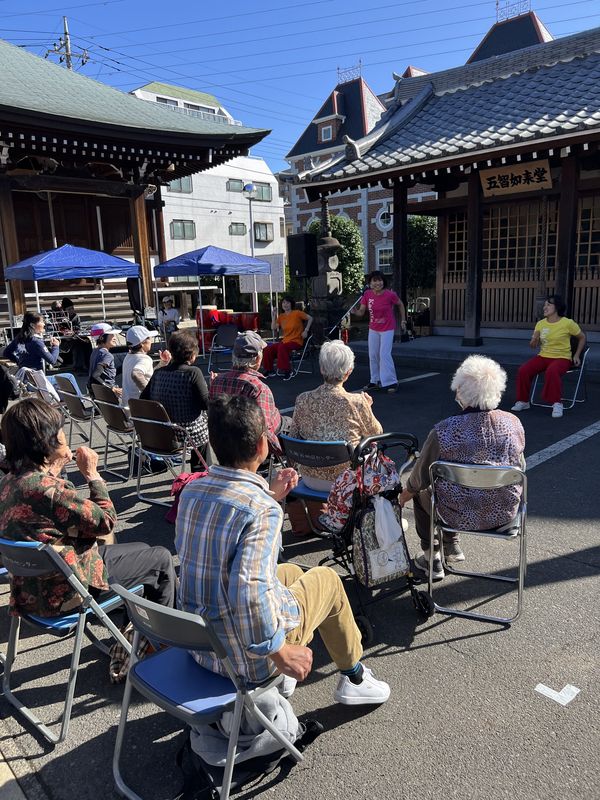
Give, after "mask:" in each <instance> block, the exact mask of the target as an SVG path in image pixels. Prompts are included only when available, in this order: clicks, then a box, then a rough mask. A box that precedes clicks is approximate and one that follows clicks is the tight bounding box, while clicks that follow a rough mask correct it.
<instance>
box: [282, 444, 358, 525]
mask: <svg viewBox="0 0 600 800" xmlns="http://www.w3.org/2000/svg"><path fill="white" fill-rule="evenodd" d="M279 441H280V443H281V447H282V448H283V453H284V455H285V458H286V460H287V462H288V464H289V465H290V466H292V465H293V466H298V467H299V471H300V473H302V467H303V466H305V467H308V466H310V467H335V466H337V465H338V464H344V463H345V462H346V461H352V459H353V455H354V447H353V446H352V445H351V444H350V442H315V441H309V440H306V439H294V438H292V437H291V436H287V434H284V433H280V434H279ZM288 497H289V498H290V500H291V499H293V498H296V499H298V500H300V502H301V503H302V508H303V509H304V514H305V515H306V519H307V520H308V523H309V525H310V529H311V531H312V532H313V533H314V534H315V535H316V536H322V535H323V532H322V531H319V530H317V529H316V528H315V526H314V525H313V522H312V519H311V516H310V512H309V510H308V506H307V505H306V502H307V500H316V501H317V502H319V503H326V502H327V498H328V497H329V492H328V491H319V490H317V489H311V488H310V487H308V486H307V485H306V483H305V482H304V480H303V479H302V478H300V480H299V481H298V485H297V486H296V487H295V488H294V489H292V491H291V492H290V493H289V494H288Z"/></svg>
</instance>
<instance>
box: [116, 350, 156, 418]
mask: <svg viewBox="0 0 600 800" xmlns="http://www.w3.org/2000/svg"><path fill="white" fill-rule="evenodd" d="M134 372H141V373H142V374H143V375H144V377H145V379H146V385H147V384H148V381H149V380H150V378H151V377H152V373H153V372H154V365H153V363H152V359H151V358H150V356H149V355H147V354H146V353H128V354H127V355H126V356H125V359H124V361H123V380H122V384H123V394H122V395H121V404H122V405H123V406H127V405H129V400H130V398H132V397H133V398H134V399H137V398H138V397H139V396H140V389H139V388H138V386H137V385H136V383H135V381H134V380H133V373H134Z"/></svg>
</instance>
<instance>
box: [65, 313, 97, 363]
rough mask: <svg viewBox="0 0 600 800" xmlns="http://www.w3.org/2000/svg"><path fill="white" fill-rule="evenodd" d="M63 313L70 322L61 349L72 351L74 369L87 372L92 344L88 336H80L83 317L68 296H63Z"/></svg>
mask: <svg viewBox="0 0 600 800" xmlns="http://www.w3.org/2000/svg"><path fill="white" fill-rule="evenodd" d="M61 306H62V310H63V314H64V315H65V318H66V320H67V321H68V323H69V330H65V332H64V333H65V338H63V340H62V342H61V350H62V351H63V352H65V353H66V352H70V353H71V355H72V357H73V370H74V371H75V372H87V371H88V370H89V367H90V356H91V354H92V345H91V342H90V340H89V339H88V338H87V336H80V335H79V334H80V331H81V319H80V318H79V314H78V313H77V312H76V311H75V306H74V305H73V301H72V300H71V299H70V298H68V297H63V299H62V302H61Z"/></svg>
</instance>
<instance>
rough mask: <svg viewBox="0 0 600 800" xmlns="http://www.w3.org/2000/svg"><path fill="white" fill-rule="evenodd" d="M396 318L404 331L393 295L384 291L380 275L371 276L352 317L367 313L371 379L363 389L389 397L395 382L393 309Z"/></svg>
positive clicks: (402, 316)
mask: <svg viewBox="0 0 600 800" xmlns="http://www.w3.org/2000/svg"><path fill="white" fill-rule="evenodd" d="M396 308H397V309H398V312H399V314H400V326H401V328H402V330H404V329H405V328H406V311H405V309H404V304H403V302H402V300H400V298H399V297H398V295H397V294H396V292H392V291H391V290H390V289H386V288H385V277H384V275H383V273H381V272H379V271H377V272H371V273H370V275H369V288H368V289H367V290H366V292H365V293H364V295H363V296H362V298H361V301H360V305H359V307H358V310H357V311H356V315H357V316H359V317H362V316H363V315H364V313H365V311H367V309H368V311H369V368H370V370H371V379H370V381H369V383H368V384H367V385H366V386H365V389H367V390H377V389H382V390H383V391H386V392H389V393H393V392H397V391H398V378H397V376H396V368H395V367H394V359H393V358H392V344H393V343H394V333H395V331H396V315H395V313H394V312H395V309H396Z"/></svg>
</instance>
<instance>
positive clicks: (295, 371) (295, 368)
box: [277, 333, 315, 378]
mask: <svg viewBox="0 0 600 800" xmlns="http://www.w3.org/2000/svg"><path fill="white" fill-rule="evenodd" d="M312 338H313V337H312V333H311V334H310V336H309V337H308V338H307V339H306V341H305V342H304V346H303V347H302V349H301V350H293V351H292V352H291V353H290V363H291V366H292V371H291V377H292V378H295V377H296V375H299V374H302V375H314V372H315V365H314V363H311V367H310V369H302V364H303V362H304V359H305V358H306V356H307V354H308V352H309V349H310V347H312ZM298 353H299V354H300V356H299V357H297V358H294V356H295V355H296V356H297V354H298ZM277 374H278V375H282V374H283V373H282V372H281V370H279V369H278V370H277Z"/></svg>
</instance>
